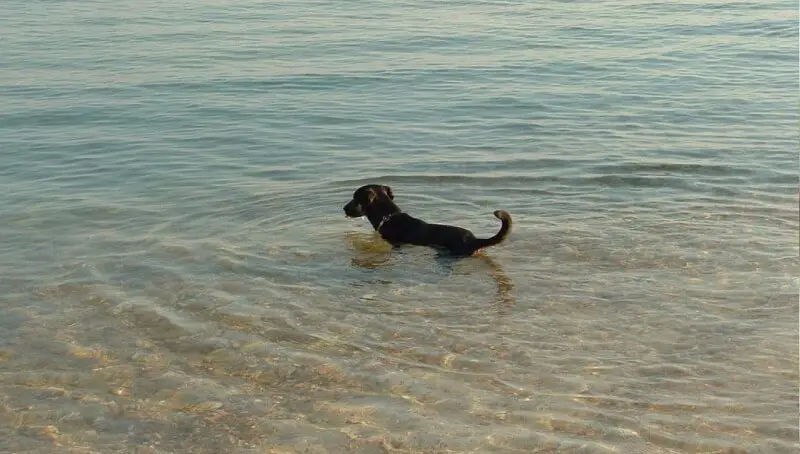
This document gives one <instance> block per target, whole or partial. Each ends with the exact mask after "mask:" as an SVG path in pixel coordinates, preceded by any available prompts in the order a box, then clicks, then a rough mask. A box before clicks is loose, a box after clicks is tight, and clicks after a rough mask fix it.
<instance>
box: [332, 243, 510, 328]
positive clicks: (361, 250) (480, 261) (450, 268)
mask: <svg viewBox="0 0 800 454" xmlns="http://www.w3.org/2000/svg"><path fill="white" fill-rule="evenodd" d="M347 240H348V242H349V243H350V246H351V247H352V249H353V251H354V255H353V258H352V259H351V260H350V263H351V264H352V265H353V266H355V267H358V268H365V269H371V270H374V269H377V268H380V267H383V266H387V265H389V264H390V262H391V259H392V254H393V253H394V254H396V253H398V252H399V251H398V249H400V248H396V247H392V246H391V245H390V244H388V243H386V242H385V241H383V240H382V239H381V237H380V236H379V235H377V234H364V233H348V234H347ZM403 249H404V248H403ZM435 260H436V262H437V264H438V265H439V271H440V272H442V274H443V275H452V274H453V273H454V272H455V266H456V265H457V264H459V263H464V261H469V262H468V263H469V265H470V268H471V269H470V271H468V273H473V272H480V271H481V270H484V269H488V272H489V275H490V276H491V277H492V279H493V280H494V281H495V283H496V284H497V293H496V295H495V297H494V298H493V300H492V306H493V308H494V309H495V310H496V311H498V313H499V314H508V313H509V312H510V310H511V308H512V307H513V306H514V304H516V299H515V297H514V295H513V290H514V283H513V281H512V280H511V278H509V277H508V275H507V274H506V273H505V271H504V270H503V267H502V266H501V265H500V264H499V263H498V262H497V261H496V260H494V259H492V258H491V257H490V256H489V255H487V254H486V253H485V252H479V253H476V254H474V255H472V256H470V257H454V256H452V255H451V254H447V253H439V254H437V255H436V259H435Z"/></svg>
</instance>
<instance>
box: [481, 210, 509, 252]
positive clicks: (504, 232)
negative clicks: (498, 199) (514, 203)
mask: <svg viewBox="0 0 800 454" xmlns="http://www.w3.org/2000/svg"><path fill="white" fill-rule="evenodd" d="M494 217H496V218H497V219H500V220H501V221H502V222H503V226H502V227H500V231H499V232H497V234H495V236H493V237H491V238H476V239H475V241H474V242H473V243H472V245H473V251H477V250H478V249H482V248H485V247H488V246H494V245H495V244H500V243H502V242H503V241H504V240H505V239H506V237H508V234H509V233H511V215H510V214H508V212H506V211H503V210H497V211H495V212H494Z"/></svg>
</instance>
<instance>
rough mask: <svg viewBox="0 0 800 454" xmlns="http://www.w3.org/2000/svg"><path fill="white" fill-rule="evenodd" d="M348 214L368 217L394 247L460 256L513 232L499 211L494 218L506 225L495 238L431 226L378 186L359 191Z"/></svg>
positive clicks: (469, 253) (386, 187) (435, 225)
mask: <svg viewBox="0 0 800 454" xmlns="http://www.w3.org/2000/svg"><path fill="white" fill-rule="evenodd" d="M344 212H345V214H346V215H347V216H348V217H352V218H356V217H361V216H366V217H367V219H369V222H370V223H371V224H372V226H373V227H374V228H375V230H376V231H377V232H378V233H379V234H380V235H381V237H383V239H385V240H386V241H388V242H389V243H391V244H392V245H395V246H398V245H401V244H414V245H419V246H431V247H435V248H437V249H443V250H446V251H448V252H449V253H451V254H454V255H459V256H465V255H472V254H474V253H475V252H476V251H478V250H480V249H483V248H485V247H488V246H494V245H496V244H499V243H501V242H503V240H505V239H506V237H507V236H508V234H509V233H510V232H511V216H510V215H509V214H508V213H507V212H505V211H501V210H498V211H495V212H494V215H495V217H497V218H498V219H500V220H501V221H502V222H503V226H502V227H501V228H500V231H499V232H497V234H496V235H494V236H493V237H491V238H476V237H475V235H473V234H472V232H470V231H469V230H467V229H464V228H461V227H455V226H452V225H442V224H429V223H427V222H425V221H423V220H420V219H417V218H415V217H412V216H410V215H408V214H406V213H403V212H402V211H400V208H398V207H397V205H395V204H394V194H392V189H391V188H390V187H388V186H382V185H377V184H368V185H366V186H362V187H360V188H358V189H357V190H356V191H355V193H354V194H353V200H351V201H350V202H348V203H347V205H345V206H344Z"/></svg>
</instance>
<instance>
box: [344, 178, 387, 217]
mask: <svg viewBox="0 0 800 454" xmlns="http://www.w3.org/2000/svg"><path fill="white" fill-rule="evenodd" d="M392 200H394V194H392V188H390V187H389V186H383V185H379V184H368V185H365V186H361V187H360V188H358V189H356V192H354V193H353V200H351V201H349V202H347V205H345V206H344V214H346V215H347V216H348V217H351V218H360V217H361V216H366V214H367V209H368V208H367V207H369V206H372V205H375V204H378V203H380V202H381V201H384V202H386V201H388V202H391V201H392Z"/></svg>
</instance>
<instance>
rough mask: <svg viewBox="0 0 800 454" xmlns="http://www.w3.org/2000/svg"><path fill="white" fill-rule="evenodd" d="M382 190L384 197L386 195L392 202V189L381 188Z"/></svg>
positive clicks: (387, 187)
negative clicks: (384, 193)
mask: <svg viewBox="0 0 800 454" xmlns="http://www.w3.org/2000/svg"><path fill="white" fill-rule="evenodd" d="M383 190H384V192H386V195H388V196H389V198H390V199H392V200H394V194H393V193H392V188H390V187H389V186H383Z"/></svg>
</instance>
